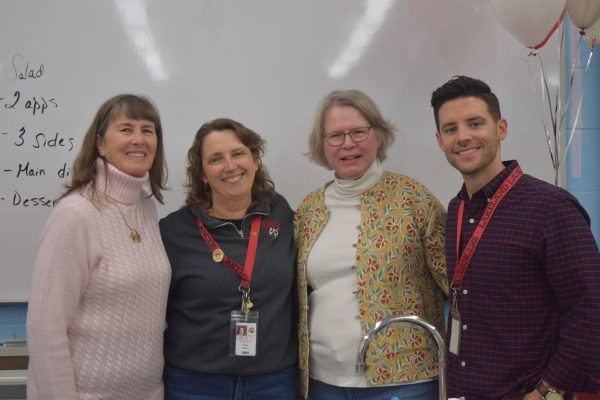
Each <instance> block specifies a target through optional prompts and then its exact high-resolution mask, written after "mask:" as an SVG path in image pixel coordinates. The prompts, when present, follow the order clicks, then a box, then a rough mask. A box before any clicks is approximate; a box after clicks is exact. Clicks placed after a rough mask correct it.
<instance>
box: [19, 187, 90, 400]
mask: <svg viewBox="0 0 600 400" xmlns="http://www.w3.org/2000/svg"><path fill="white" fill-rule="evenodd" d="M98 242H99V240H98V238H97V229H96V227H95V220H94V210H93V206H92V204H91V203H89V202H88V201H87V200H85V199H84V198H82V197H81V196H79V195H71V196H69V197H66V198H64V199H63V200H61V201H60V203H59V204H58V206H57V207H56V209H55V210H54V211H53V212H52V214H51V215H50V218H49V219H48V222H47V223H46V226H45V228H44V231H43V233H42V237H41V240H40V243H39V248H38V253H37V258H36V261H35V267H34V273H33V283H32V288H31V295H30V299H29V309H28V315H27V340H28V346H29V356H30V363H29V378H28V385H27V386H28V398H29V399H38V398H39V399H44V400H55V399H56V400H71V399H77V395H76V382H75V371H74V368H73V363H72V358H71V352H70V348H69V340H68V337H67V331H68V329H69V326H70V323H71V321H72V320H73V317H74V315H75V312H76V310H77V308H78V305H79V301H80V298H81V297H82V296H83V293H84V291H85V288H86V285H87V282H88V278H89V275H90V272H91V270H92V268H93V266H94V265H95V264H96V263H97V262H98V260H99V258H100V255H99V248H98V246H99V245H98Z"/></svg>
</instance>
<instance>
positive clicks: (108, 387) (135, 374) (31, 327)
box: [27, 160, 171, 400]
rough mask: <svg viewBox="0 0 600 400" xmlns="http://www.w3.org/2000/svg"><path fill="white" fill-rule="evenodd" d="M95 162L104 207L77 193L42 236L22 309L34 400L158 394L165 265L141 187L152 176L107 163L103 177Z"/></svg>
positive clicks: (152, 210)
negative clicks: (137, 238)
mask: <svg viewBox="0 0 600 400" xmlns="http://www.w3.org/2000/svg"><path fill="white" fill-rule="evenodd" d="M96 166H97V169H98V171H99V172H98V177H97V185H98V193H99V194H100V198H101V199H102V200H103V201H102V203H101V204H100V206H99V207H98V208H96V207H95V206H94V205H93V204H92V203H91V202H90V200H89V199H88V198H87V195H82V194H80V193H73V194H71V195H69V196H67V197H65V198H63V199H62V200H61V201H60V202H59V203H58V205H57V206H56V208H55V209H54V210H53V212H52V214H51V215H50V218H49V219H48V222H47V223H46V226H45V228H44V231H43V233H42V237H41V241H40V244H39V249H38V253H37V258H36V262H35V268H34V274H33V284H32V289H31V296H30V299H29V310H28V315H27V341H28V346H29V357H30V362H29V374H28V381H27V396H28V399H30V400H34V399H40V400H41V399H43V400H99V399H107V400H108V399H111V400H120V399H123V400H125V399H126V400H135V399H139V400H142V399H143V400H161V399H163V384H162V373H163V330H164V320H165V310H166V302H167V295H168V289H169V281H170V275H171V270H170V267H169V262H168V259H167V256H166V254H165V251H164V248H163V244H162V241H161V237H160V233H159V230H158V224H157V216H156V206H155V203H154V200H153V199H152V198H148V197H147V196H146V195H145V193H144V192H143V190H142V185H143V184H144V183H146V182H147V180H148V176H147V174H146V176H145V177H143V178H135V177H132V176H130V175H127V174H125V173H123V172H121V171H119V170H118V169H116V168H114V167H113V166H111V165H109V166H108V179H106V178H107V177H106V176H105V174H104V165H103V162H102V161H100V160H98V161H97V163H96ZM105 188H106V190H105ZM104 193H106V196H108V197H109V198H110V199H111V200H112V201H113V202H114V203H116V204H117V206H118V207H120V208H121V210H122V212H123V214H124V216H125V218H126V219H127V222H128V223H129V225H131V226H132V227H133V228H135V229H137V230H138V232H139V233H140V235H141V239H142V241H141V243H133V242H132V240H131V238H130V237H129V230H128V228H127V225H126V223H125V221H124V220H123V217H122V216H121V215H120V213H119V212H118V211H117V209H116V208H115V206H114V205H113V204H111V203H110V202H107V201H106V200H104V199H105V197H104V196H105V195H104ZM136 213H137V214H138V217H137V221H138V222H137V224H136V222H135V221H136V217H135V214H136Z"/></svg>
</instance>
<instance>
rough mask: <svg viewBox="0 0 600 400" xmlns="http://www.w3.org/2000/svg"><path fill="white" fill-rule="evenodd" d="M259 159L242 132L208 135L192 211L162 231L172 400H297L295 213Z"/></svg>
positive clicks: (234, 125)
mask: <svg viewBox="0 0 600 400" xmlns="http://www.w3.org/2000/svg"><path fill="white" fill-rule="evenodd" d="M263 151H264V141H263V140H262V139H261V137H260V136H259V135H258V134H257V133H255V132H253V131H252V130H250V129H248V128H246V127H245V126H243V125H242V124H240V123H239V122H236V121H233V120H230V119H216V120H213V121H210V122H207V123H205V124H204V125H202V127H200V129H199V130H198V132H197V133H196V137H195V139H194V143H193V144H192V147H191V148H190V150H189V152H188V160H187V183H186V187H187V198H186V205H185V206H184V207H182V208H181V209H179V210H177V211H175V212H173V213H171V214H170V215H169V216H167V217H166V218H164V219H163V220H161V221H160V230H161V234H162V237H163V242H164V244H165V249H166V251H167V255H168V257H169V260H170V262H171V268H172V280H171V287H170V292H169V300H168V303H167V328H166V331H165V362H166V367H165V375H164V378H165V399H167V400H208V399H211V400H213V399H232V400H233V399H265V400H268V399H277V400H280V399H295V398H296V397H297V373H296V363H297V350H296V348H297V347H296V346H297V334H296V320H297V312H296V309H295V301H294V296H295V291H294V287H295V285H294V274H295V272H294V271H295V259H296V251H295V248H294V245H293V226H292V218H293V211H292V210H291V208H290V206H289V205H288V203H287V201H286V200H285V199H284V198H283V197H282V196H281V195H279V194H277V193H276V192H275V189H274V186H273V182H272V181H271V180H270V178H269V176H268V174H267V171H266V170H265V168H264V167H263V165H262V162H261V156H262V154H263ZM242 332H243V334H242Z"/></svg>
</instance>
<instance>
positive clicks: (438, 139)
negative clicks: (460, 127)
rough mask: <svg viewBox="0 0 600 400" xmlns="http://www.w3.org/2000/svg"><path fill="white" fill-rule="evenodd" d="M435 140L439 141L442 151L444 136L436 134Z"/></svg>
mask: <svg viewBox="0 0 600 400" xmlns="http://www.w3.org/2000/svg"><path fill="white" fill-rule="evenodd" d="M435 139H436V140H437V143H438V146H439V147H440V149H441V148H442V135H441V134H440V133H439V132H438V131H436V132H435Z"/></svg>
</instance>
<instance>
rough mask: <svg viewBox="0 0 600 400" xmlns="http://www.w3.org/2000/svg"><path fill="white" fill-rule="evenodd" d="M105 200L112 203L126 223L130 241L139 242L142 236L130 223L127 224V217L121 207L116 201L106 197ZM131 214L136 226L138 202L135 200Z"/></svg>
mask: <svg viewBox="0 0 600 400" xmlns="http://www.w3.org/2000/svg"><path fill="white" fill-rule="evenodd" d="M107 200H108V202H109V203H110V204H112V205H113V207H114V208H116V209H117V211H118V212H119V215H120V216H121V218H122V219H123V222H125V225H127V229H129V237H130V238H131V241H132V242H133V243H140V242H141V241H142V236H141V235H140V233H139V232H138V231H137V229H135V228H133V227H132V226H131V225H129V222H127V218H125V214H124V213H123V211H122V210H121V207H119V206H118V205H117V203H115V202H114V201H112V200H111V199H109V198H107ZM133 215H134V224H135V225H136V226H137V224H138V203H137V202H136V203H135V205H134V210H133Z"/></svg>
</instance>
